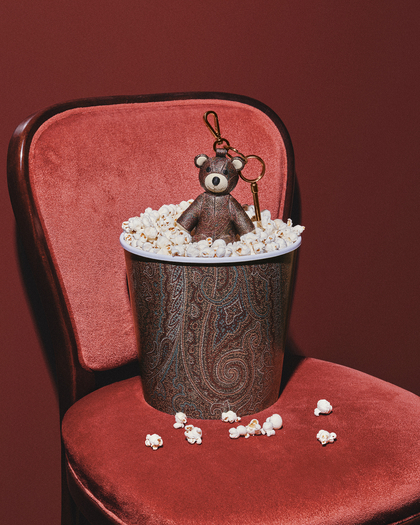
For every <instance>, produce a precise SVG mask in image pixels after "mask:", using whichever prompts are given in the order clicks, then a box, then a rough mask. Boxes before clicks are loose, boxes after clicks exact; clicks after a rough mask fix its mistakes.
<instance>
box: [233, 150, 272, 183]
mask: <svg viewBox="0 0 420 525" xmlns="http://www.w3.org/2000/svg"><path fill="white" fill-rule="evenodd" d="M230 149H232V150H233V149H234V148H230ZM237 153H239V152H237ZM245 159H246V161H247V162H248V160H249V159H257V160H258V162H260V163H261V166H262V170H261V173H260V174H259V175H258V177H257V178H256V179H247V178H246V177H244V176H243V175H242V172H240V173H239V175H240V177H241V179H242V180H244V181H245V182H249V183H250V184H252V183H253V182H258V181H259V180H261V179H262V178H263V177H264V173H265V162H264V161H263V160H262V158H261V157H259V156H258V155H247V156H246V157H245Z"/></svg>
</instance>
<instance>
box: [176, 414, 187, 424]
mask: <svg viewBox="0 0 420 525" xmlns="http://www.w3.org/2000/svg"><path fill="white" fill-rule="evenodd" d="M186 422H187V416H186V415H185V414H184V413H183V412H177V413H176V414H175V423H174V428H184V425H185V424H186Z"/></svg>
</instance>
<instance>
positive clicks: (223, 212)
mask: <svg viewBox="0 0 420 525" xmlns="http://www.w3.org/2000/svg"><path fill="white" fill-rule="evenodd" d="M210 114H212V115H214V120H215V128H213V127H212V126H211V124H210V123H209V121H208V116H209V115H210ZM204 121H205V123H206V125H207V127H208V128H209V129H210V131H211V132H212V134H213V135H214V137H215V138H216V141H215V142H214V144H213V149H214V150H215V152H216V156H215V157H211V158H209V157H208V156H207V155H205V154H200V155H197V156H196V157H195V159H194V162H195V165H196V166H197V168H199V170H200V171H199V181H200V185H201V187H202V188H203V189H204V193H201V194H200V195H198V197H197V198H196V199H195V200H194V202H193V203H192V204H191V205H190V206H189V207H188V208H187V209H186V210H185V211H184V212H183V213H182V215H181V216H180V217H179V218H178V219H177V223H178V224H179V225H180V226H181V227H182V228H184V229H185V230H187V231H188V232H190V233H191V232H192V231H193V230H194V229H195V231H194V234H193V235H192V240H193V242H198V241H201V240H203V239H207V238H209V237H211V238H212V239H214V240H215V239H223V240H224V241H225V242H226V244H228V243H230V242H235V240H236V237H237V235H239V236H240V237H241V236H242V235H245V234H247V233H250V232H252V231H253V230H254V224H253V222H252V221H251V219H250V218H249V217H248V215H247V214H246V212H245V211H244V209H243V208H242V206H241V205H240V204H239V202H238V201H237V200H236V199H235V198H234V197H233V196H232V195H231V194H230V192H231V191H232V190H233V189H234V188H235V186H236V185H237V183H238V181H239V177H241V178H242V179H243V180H245V181H246V182H249V183H251V191H252V193H253V197H254V208H255V216H256V219H257V221H259V220H261V214H260V207H259V202H258V186H257V182H258V181H259V180H261V178H262V177H263V175H264V172H265V164H264V161H263V160H262V159H261V158H260V157H258V156H257V155H248V156H245V155H243V154H242V153H240V152H239V151H238V150H237V149H236V148H233V147H232V146H230V144H229V141H227V140H226V139H224V138H222V137H221V135H220V128H219V120H218V117H217V114H216V113H215V112H214V111H207V112H206V113H205V114H204ZM230 150H231V151H234V152H235V153H237V154H238V155H239V156H237V157H232V156H231V155H230V154H229V151H230ZM251 158H253V159H257V160H258V161H259V162H261V164H262V167H263V169H262V172H261V174H260V175H259V177H258V178H257V179H254V180H250V179H246V178H245V177H243V175H242V173H241V171H242V169H243V168H244V167H245V165H246V163H247V162H248V160H249V159H251Z"/></svg>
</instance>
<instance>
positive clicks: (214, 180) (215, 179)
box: [211, 177, 220, 186]
mask: <svg viewBox="0 0 420 525" xmlns="http://www.w3.org/2000/svg"><path fill="white" fill-rule="evenodd" d="M211 181H212V183H213V186H217V185H218V184H219V183H220V179H219V177H213V178H212V180H211Z"/></svg>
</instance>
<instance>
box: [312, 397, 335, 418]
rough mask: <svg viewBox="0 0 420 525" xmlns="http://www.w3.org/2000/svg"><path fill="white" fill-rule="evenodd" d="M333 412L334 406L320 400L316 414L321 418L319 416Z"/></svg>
mask: <svg viewBox="0 0 420 525" xmlns="http://www.w3.org/2000/svg"><path fill="white" fill-rule="evenodd" d="M331 412H332V406H331V405H330V403H329V402H328V401H327V400H326V399H320V400H319V401H318V403H317V404H316V408H315V410H314V414H315V415H316V416H319V414H330V413H331Z"/></svg>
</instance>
